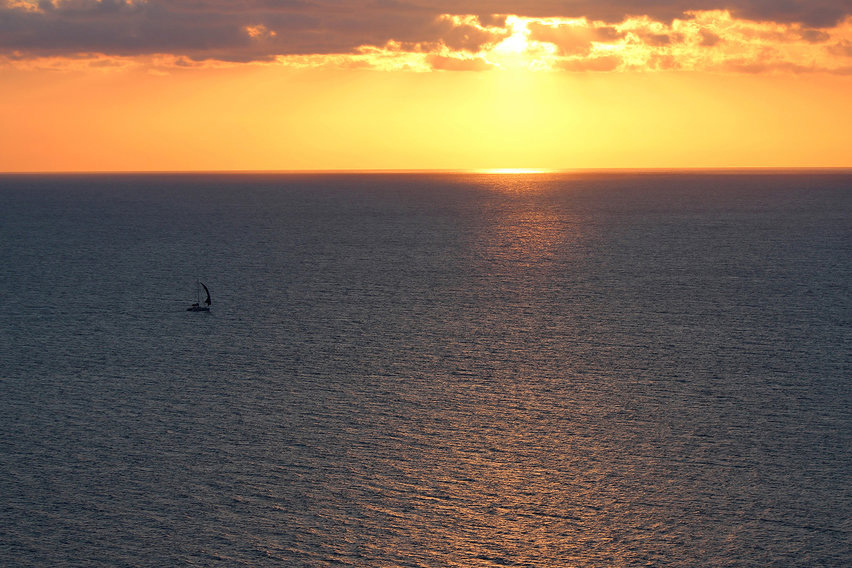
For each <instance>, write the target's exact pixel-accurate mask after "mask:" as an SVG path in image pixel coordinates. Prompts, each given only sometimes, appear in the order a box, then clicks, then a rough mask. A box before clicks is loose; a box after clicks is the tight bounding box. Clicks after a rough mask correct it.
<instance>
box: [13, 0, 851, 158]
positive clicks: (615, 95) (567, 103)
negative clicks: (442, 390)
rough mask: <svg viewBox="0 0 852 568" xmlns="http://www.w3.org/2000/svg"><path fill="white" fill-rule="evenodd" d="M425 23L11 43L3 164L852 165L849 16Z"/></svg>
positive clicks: (465, 18)
mask: <svg viewBox="0 0 852 568" xmlns="http://www.w3.org/2000/svg"><path fill="white" fill-rule="evenodd" d="M15 9H18V10H19V11H20V10H21V8H15ZM438 24H440V25H441V26H443V27H442V28H441V29H442V30H443V31H442V33H443V34H444V36H443V38H442V39H441V40H440V41H436V42H431V43H428V44H427V43H418V44H405V43H403V42H393V41H391V42H389V43H386V44H384V45H381V46H370V45H363V46H360V47H358V48H357V49H351V50H349V51H347V52H345V53H296V54H285V55H279V56H276V57H274V58H270V57H267V56H265V55H264V56H262V57H261V56H258V57H257V58H255V59H256V60H250V59H253V58H251V57H248V58H245V59H247V60H246V61H226V60H224V58H221V57H204V58H202V57H196V58H192V57H186V56H184V55H181V54H180V53H165V54H164V53H131V54H127V53H94V52H87V53H85V54H81V53H65V52H60V53H54V52H52V53H44V52H38V53H37V52H25V51H20V50H17V51H15V52H14V53H12V52H11V51H9V49H8V48H7V53H5V54H4V55H0V86H2V93H0V171H115V170H132V171H164V170H303V169H306V170H324V169H345V170H349V169H485V168H548V169H574V168H643V167H647V168H660V167H662V168H681V167H701V168H705V167H852V112H850V110H849V109H850V101H852V47H850V46H852V32H850V30H852V20H850V19H845V20H843V21H840V22H837V23H834V24H832V25H830V26H823V27H813V26H809V25H805V24H801V23H789V22H788V23H778V22H764V21H761V22H755V21H746V20H739V19H736V18H734V17H732V16H731V14H730V13H728V12H706V13H698V14H693V15H692V16H690V17H684V19H683V20H678V19H675V20H673V21H671V22H662V21H657V20H654V19H651V18H649V17H640V18H636V17H633V18H625V19H623V20H621V21H619V22H616V23H612V22H610V23H605V22H603V21H595V20H589V19H564V18H563V19H557V18H550V19H544V18H513V17H510V18H508V19H507V18H497V19H495V20H494V21H493V22H491V21H484V20H483V19H481V18H477V17H474V16H440V17H439V18H438ZM244 31H245V33H246V34H247V35H248V36H249V40H248V41H250V42H254V41H260V40H263V37H264V36H269V37H270V38H272V39H274V37H276V36H277V34H276V33H275V31H274V29H271V28H269V27H265V26H260V25H259V26H253V27H250V28H249V29H245V30H244Z"/></svg>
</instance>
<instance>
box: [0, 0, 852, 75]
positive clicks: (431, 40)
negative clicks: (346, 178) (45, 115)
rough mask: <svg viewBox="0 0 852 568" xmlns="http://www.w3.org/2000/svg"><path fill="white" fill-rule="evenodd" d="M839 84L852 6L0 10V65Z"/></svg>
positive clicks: (747, 2) (493, 3)
mask: <svg viewBox="0 0 852 568" xmlns="http://www.w3.org/2000/svg"><path fill="white" fill-rule="evenodd" d="M56 58H64V59H72V60H75V61H78V62H83V63H86V62H88V64H91V65H95V64H97V65H105V66H106V65H108V64H109V62H110V61H121V60H122V59H124V60H131V59H140V58H142V59H145V58H147V59H148V60H150V61H154V60H156V61H158V62H160V64H169V65H172V66H175V67H179V66H185V67H192V66H197V65H203V64H210V63H211V62H213V63H218V64H242V63H272V64H281V65H291V66H304V67H316V66H343V67H366V68H375V69H410V70H415V71H428V70H446V71H483V70H488V69H495V68H505V67H512V66H526V67H528V68H532V69H540V70H566V71H615V70H633V69H648V70H654V69H682V70H693V69H709V70H725V71H733V72H752V73H753V72H765V71H772V70H779V71H785V72H789V71H793V72H806V71H829V72H834V73H850V72H852V0H787V1H783V2H782V1H778V0H656V1H641V0H620V1H614V2H600V1H593V0H530V1H526V2H517V1H509V0H472V1H463V0H462V1H455V2H451V1H447V0H432V1H428V2H427V1H426V0H337V1H329V0H243V1H239V2H235V1H226V0H0V61H2V62H5V63H7V64H20V65H23V64H26V63H27V62H32V61H42V62H44V61H47V60H52V59H53V60H55V59H56Z"/></svg>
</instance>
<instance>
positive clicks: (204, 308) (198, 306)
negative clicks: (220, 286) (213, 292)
mask: <svg viewBox="0 0 852 568" xmlns="http://www.w3.org/2000/svg"><path fill="white" fill-rule="evenodd" d="M202 288H204V292H205V293H206V294H207V299H206V300H204V302H203V304H204V305H203V306H202V305H201V304H202V302H201V289H202ZM195 295H196V300H197V301H196V302H195V303H194V304H192V305H191V306H190V307H188V308H186V311H188V312H209V311H210V304H212V303H213V302H211V301H210V290H208V289H207V286H205V285H204V282H196V283H195Z"/></svg>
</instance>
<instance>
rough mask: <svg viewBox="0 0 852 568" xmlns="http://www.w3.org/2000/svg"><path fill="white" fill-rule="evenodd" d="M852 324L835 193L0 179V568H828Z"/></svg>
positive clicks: (850, 528) (843, 182)
mask: <svg viewBox="0 0 852 568" xmlns="http://www.w3.org/2000/svg"><path fill="white" fill-rule="evenodd" d="M197 282H203V283H204V284H205V285H206V286H207V287H208V289H209V290H210V295H211V301H212V307H211V310H210V311H209V312H188V311H186V308H187V307H189V306H190V305H191V304H192V303H194V302H197V301H198V294H197V290H198V285H197ZM850 292H852V171H849V170H820V171H769V170H758V171H707V172H702V171H609V172H607V171H599V172H556V173H527V174H493V173H475V172H436V173H422V172H421V173H394V172H390V173H360V174H353V173H325V174H322V173H319V174H317V173H314V174H294V173H289V174H286V173H239V174H237V173H234V174H222V173H211V174H52V175H43V174H41V175H36V174H3V175H0V565H3V566H10V567H12V566H14V567H28V566H39V567H41V566H44V567H135V566H142V567H148V566H151V567H155V566H156V567H163V566H175V567H177V566H199V567H201V566H204V567H211V566H212V567H220V566H221V567H239V566H245V567H273V566H274V567H278V566H288V567H329V566H341V567H368V568H372V567H375V568H379V567H383V568H384V567H412V568H414V567H417V568H420V567H434V568H444V567H465V568H466V567H473V568H486V567H488V568H496V567H507V566H512V567H514V566H522V567H547V568H561V567H578V568H585V567H633V566H649V567H650V566H672V567H700V566H713V567H726V566H730V567H768V566H779V567H780V566H785V567H786V566H801V567H847V566H850V565H852V294H850ZM204 297H205V296H204V295H202V296H201V299H202V301H203V299H204Z"/></svg>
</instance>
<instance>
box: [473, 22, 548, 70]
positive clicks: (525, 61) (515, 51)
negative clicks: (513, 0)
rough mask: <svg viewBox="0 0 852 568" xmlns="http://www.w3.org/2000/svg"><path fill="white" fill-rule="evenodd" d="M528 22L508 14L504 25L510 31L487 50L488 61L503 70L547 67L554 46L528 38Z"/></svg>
mask: <svg viewBox="0 0 852 568" xmlns="http://www.w3.org/2000/svg"><path fill="white" fill-rule="evenodd" d="M529 22H530V20H529V19H528V18H520V17H518V16H508V17H507V18H506V27H507V28H508V29H509V30H510V32H511V33H510V34H509V35H508V36H507V37H506V38H504V39H503V40H502V41H500V42H499V43H497V44H496V45H494V46H493V47H492V48H491V49H490V50H488V52H487V53H486V55H485V57H486V59H487V60H488V62H489V63H492V64H494V65H495V66H497V67H498V68H500V69H503V70H530V71H533V70H540V69H549V68H550V67H551V64H550V59H552V57H553V55H554V54H555V51H556V46H554V45H553V44H551V43H542V42H538V41H533V40H530V30H529V28H528V27H527V26H528V24H529Z"/></svg>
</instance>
